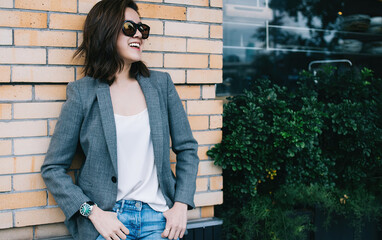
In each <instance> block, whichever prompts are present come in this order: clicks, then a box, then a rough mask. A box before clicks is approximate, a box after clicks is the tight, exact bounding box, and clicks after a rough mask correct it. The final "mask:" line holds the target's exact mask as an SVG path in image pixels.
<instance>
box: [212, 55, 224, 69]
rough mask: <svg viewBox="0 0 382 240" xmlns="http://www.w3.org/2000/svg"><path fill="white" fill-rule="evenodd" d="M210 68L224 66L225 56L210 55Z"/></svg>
mask: <svg viewBox="0 0 382 240" xmlns="http://www.w3.org/2000/svg"><path fill="white" fill-rule="evenodd" d="M210 68H223V56H222V55H210Z"/></svg>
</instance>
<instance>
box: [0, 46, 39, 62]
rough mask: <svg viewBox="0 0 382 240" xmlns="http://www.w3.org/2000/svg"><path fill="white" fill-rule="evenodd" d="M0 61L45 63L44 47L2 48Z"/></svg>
mask: <svg viewBox="0 0 382 240" xmlns="http://www.w3.org/2000/svg"><path fill="white" fill-rule="evenodd" d="M0 63H4V64H45V63H46V52H45V49H33V48H2V49H1V54H0Z"/></svg>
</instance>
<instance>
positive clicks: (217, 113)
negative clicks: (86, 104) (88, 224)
mask: <svg viewBox="0 0 382 240" xmlns="http://www.w3.org/2000/svg"><path fill="white" fill-rule="evenodd" d="M96 2H98V1H97V0H36V1H29V0H2V1H1V2H0V166H1V167H0V239H44V238H52V237H60V236H66V235H68V231H67V229H66V227H65V226H64V224H63V221H64V219H65V217H64V215H63V213H62V211H61V210H60V208H59V207H58V206H57V204H56V202H55V200H54V198H53V197H52V195H51V194H50V193H49V191H47V189H46V186H45V184H44V182H43V180H42V178H41V174H40V167H41V164H42V163H43V160H44V154H45V153H46V150H47V148H48V145H49V141H50V138H51V136H52V134H53V132H54V127H55V124H56V121H57V118H58V116H59V113H60V110H61V106H62V104H63V102H64V101H65V90H66V85H67V83H68V82H71V81H75V80H77V79H80V78H81V77H83V75H82V73H81V72H82V65H83V62H82V60H76V61H72V60H71V57H72V55H73V53H74V51H75V50H76V48H77V47H78V46H79V45H80V43H81V39H82V31H81V29H82V26H83V23H84V20H85V17H86V14H87V12H88V11H89V10H90V9H91V7H92V6H93V5H94V4H95V3H96ZM137 2H138V5H139V9H140V14H141V17H142V21H143V22H145V23H147V24H148V25H150V26H151V36H150V38H149V39H148V40H147V42H146V43H145V44H146V45H145V51H144V54H143V55H144V61H145V62H146V63H147V65H148V66H149V68H150V69H155V70H160V71H167V72H169V73H170V75H171V77H172V79H173V81H174V83H175V86H176V89H177V91H178V93H179V95H180V98H181V99H182V102H183V105H184V108H185V110H186V113H187V114H188V117H189V121H190V124H191V128H192V130H193V134H194V137H195V138H196V140H197V141H198V143H199V151H198V155H199V158H200V160H201V161H200V165H199V171H198V178H197V190H196V194H195V203H196V206H197V207H196V209H194V210H190V211H189V212H188V218H189V222H190V223H192V222H197V221H201V220H207V221H208V220H209V219H212V218H213V217H214V206H215V205H218V204H222V202H223V190H222V189H223V179H222V175H221V174H222V170H221V168H219V167H217V166H215V165H214V164H213V160H212V159H210V158H208V156H207V155H206V152H207V150H208V149H210V148H211V147H212V146H213V145H214V144H216V143H219V142H220V141H221V138H222V131H221V127H222V111H223V103H222V101H221V100H217V99H216V96H215V88H216V84H218V83H221V82H222V62H223V56H222V54H223V29H222V22H223V11H222V7H223V2H222V0H192V1H190V0H146V1H144V0H140V1H137ZM81 161H82V159H81V157H80V156H77V157H76V158H75V160H74V161H73V165H72V167H71V170H70V171H69V173H68V174H70V175H71V176H73V177H74V176H75V175H76V174H77V169H78V168H79V166H80V164H81ZM169 161H171V163H172V166H173V170H174V171H175V165H176V160H175V154H172V155H171V159H170V160H169Z"/></svg>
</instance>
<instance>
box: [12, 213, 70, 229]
mask: <svg viewBox="0 0 382 240" xmlns="http://www.w3.org/2000/svg"><path fill="white" fill-rule="evenodd" d="M64 220H65V215H64V213H63V212H62V211H61V209H60V208H48V209H37V210H28V211H17V212H15V226H16V227H23V226H33V225H40V224H48V223H60V222H63V221H64Z"/></svg>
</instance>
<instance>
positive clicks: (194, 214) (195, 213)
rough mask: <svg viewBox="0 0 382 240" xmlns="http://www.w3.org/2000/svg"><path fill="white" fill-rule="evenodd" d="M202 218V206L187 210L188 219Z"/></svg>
mask: <svg viewBox="0 0 382 240" xmlns="http://www.w3.org/2000/svg"><path fill="white" fill-rule="evenodd" d="M199 218H200V208H198V207H197V208H194V209H192V210H188V211H187V220H192V219H199Z"/></svg>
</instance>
